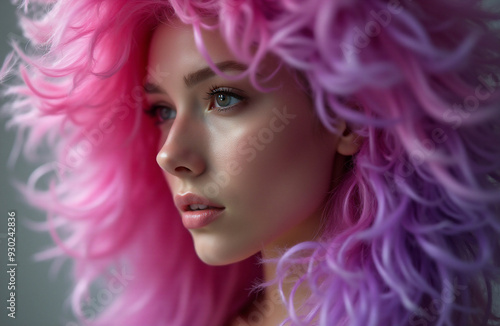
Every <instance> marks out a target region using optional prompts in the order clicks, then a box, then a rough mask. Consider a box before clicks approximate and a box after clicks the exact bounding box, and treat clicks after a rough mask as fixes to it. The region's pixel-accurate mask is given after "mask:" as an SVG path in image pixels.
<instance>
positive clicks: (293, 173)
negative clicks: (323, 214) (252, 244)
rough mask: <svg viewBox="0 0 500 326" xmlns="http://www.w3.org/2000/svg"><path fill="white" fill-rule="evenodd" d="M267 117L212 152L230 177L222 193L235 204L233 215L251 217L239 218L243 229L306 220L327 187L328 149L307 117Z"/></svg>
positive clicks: (330, 161)
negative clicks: (217, 153)
mask: <svg viewBox="0 0 500 326" xmlns="http://www.w3.org/2000/svg"><path fill="white" fill-rule="evenodd" d="M288 112H289V113H290V112H291V111H288ZM306 117H307V116H306ZM273 118H275V115H272V116H269V117H267V118H266V119H263V120H262V121H261V122H260V123H255V124H254V125H253V126H252V125H247V126H246V128H245V129H241V130H239V132H238V133H232V135H231V137H228V138H226V146H225V147H224V149H223V150H222V149H221V152H223V153H220V155H218V157H219V158H220V162H221V164H222V163H224V164H225V166H224V169H225V170H226V171H228V175H229V176H230V178H231V179H230V182H229V183H228V186H227V187H226V188H225V189H224V195H225V196H227V197H228V198H230V201H231V202H234V203H237V206H238V207H237V210H238V213H240V214H242V215H245V216H246V215H249V219H250V218H251V220H250V221H249V222H247V223H248V224H247V223H245V222H244V225H245V228H247V230H249V229H252V228H259V227H269V228H270V230H269V231H270V232H276V229H278V228H282V227H283V226H282V225H283V223H284V221H287V222H291V223H290V224H293V223H295V222H298V221H300V220H301V219H304V218H307V217H308V216H309V215H311V214H313V213H314V212H316V211H317V209H318V208H319V207H320V206H321V204H322V203H323V200H324V198H325V197H326V195H327V193H328V190H329V184H330V178H331V175H332V174H331V168H332V164H333V157H334V154H333V152H334V151H333V147H332V148H331V149H330V148H328V146H325V144H323V143H322V142H321V141H319V140H318V138H319V137H318V136H317V135H315V134H314V130H313V127H312V126H313V124H312V121H311V119H310V118H308V117H307V118H304V117H302V118H304V119H300V118H301V117H300V116H299V115H297V118H296V119H293V120H291V121H289V123H288V124H284V123H283V121H279V122H276V120H273ZM272 122H274V123H272ZM273 129H274V130H273ZM227 139H231V141H230V142H227ZM332 146H333V145H332ZM230 167H231V168H230ZM260 232H262V230H260Z"/></svg>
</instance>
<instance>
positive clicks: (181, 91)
mask: <svg viewBox="0 0 500 326" xmlns="http://www.w3.org/2000/svg"><path fill="white" fill-rule="evenodd" d="M203 41H204V44H205V46H206V48H207V51H208V53H209V55H210V57H211V58H212V60H213V62H214V63H215V64H217V65H218V67H219V68H220V69H221V70H223V71H224V72H225V73H226V74H228V75H236V74H239V73H241V72H242V70H243V69H244V68H245V66H244V65H243V64H241V63H240V61H238V57H236V56H234V55H233V54H231V52H230V51H229V49H228V48H227V46H226V45H225V43H224V41H223V40H222V38H221V36H220V34H219V33H218V32H217V31H204V32H203ZM208 67H209V66H208V64H207V62H206V61H205V60H204V59H203V57H202V55H201V54H200V53H199V52H198V49H197V47H196V45H195V41H194V36H193V31H192V28H191V27H190V26H187V25H183V24H182V23H180V22H171V23H169V24H168V25H166V24H165V25H160V26H159V27H158V28H157V29H156V31H155V32H154V35H153V37H152V41H151V44H150V49H149V64H148V70H149V71H150V73H149V74H148V82H147V84H146V85H145V90H146V93H147V99H148V103H149V105H150V110H152V112H153V113H154V115H155V117H156V119H157V120H158V126H159V128H160V129H161V133H162V137H161V143H160V150H159V153H158V156H157V161H158V164H159V165H160V167H161V168H162V169H163V170H164V174H165V178H166V180H167V183H168V185H169V187H170V189H171V191H172V194H173V196H174V199H175V202H176V205H177V208H178V209H179V211H180V213H181V216H182V221H183V223H184V225H185V226H186V228H187V229H188V230H189V232H190V233H191V235H192V237H193V240H194V245H195V249H196V252H197V254H198V256H199V257H200V258H201V259H202V260H203V261H205V262H206V263H208V264H212V265H222V264H229V263H233V262H236V261H240V260H243V259H245V258H248V257H249V256H251V255H253V254H255V253H257V252H259V251H260V250H262V249H266V248H274V247H276V246H279V247H280V248H283V247H289V246H291V245H294V244H296V243H298V242H301V241H307V240H312V239H313V237H314V236H315V235H316V234H317V232H318V231H319V229H320V216H321V212H322V208H323V205H324V202H325V199H326V197H327V194H328V191H329V190H330V188H331V181H332V178H333V177H334V171H333V170H334V169H333V166H334V164H333V162H334V159H335V158H336V148H337V144H338V138H337V137H336V136H334V135H333V134H331V133H328V132H325V131H324V130H322V127H321V126H320V125H319V124H317V120H316V118H315V116H314V113H313V106H312V104H311V101H310V99H309V98H308V96H307V95H306V94H305V93H303V92H302V91H301V90H300V88H299V87H298V86H297V85H296V83H295V81H294V80H295V79H294V77H293V76H292V74H291V73H290V72H289V71H287V70H286V69H284V68H282V69H280V70H279V72H278V73H277V74H276V75H275V76H274V77H273V78H272V79H271V80H270V81H267V82H266V83H264V84H262V85H264V86H266V87H276V89H275V90H273V91H270V92H266V93H263V92H260V91H258V90H256V89H255V88H254V87H253V86H252V83H251V82H250V80H249V79H247V78H243V79H239V80H229V79H226V78H223V77H221V76H219V75H217V74H215V73H213V72H212V70H210V69H209V68H208ZM276 67H277V63H276V60H274V59H273V58H271V57H267V58H266V59H265V60H264V61H263V64H262V65H261V68H260V69H259V74H260V75H261V76H263V77H266V76H268V75H269V74H270V73H271V72H273V71H274V69H276ZM203 205H206V206H203ZM207 206H208V207H207Z"/></svg>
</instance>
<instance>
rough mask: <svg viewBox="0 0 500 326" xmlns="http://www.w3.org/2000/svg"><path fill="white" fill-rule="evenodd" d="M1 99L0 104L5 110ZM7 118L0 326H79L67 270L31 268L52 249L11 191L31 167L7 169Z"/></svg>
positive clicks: (2, 23)
mask: <svg viewBox="0 0 500 326" xmlns="http://www.w3.org/2000/svg"><path fill="white" fill-rule="evenodd" d="M15 11H16V7H15V6H14V5H12V4H11V3H10V1H7V0H0V66H1V64H2V63H3V61H4V58H5V56H6V55H7V54H8V53H9V52H10V46H9V44H8V41H9V40H10V39H12V38H13V37H15V38H16V39H19V36H20V35H21V32H20V29H19V28H18V26H17V25H18V24H17V17H16V14H15ZM4 102H5V101H4V99H1V98H0V105H2V106H3V104H4ZM5 122H6V117H5V116H4V115H2V116H1V117H0V302H1V304H0V325H2V326H11V325H12V326H17V325H23V326H31V325H36V326H59V325H62V326H77V324H76V322H75V321H74V319H73V318H72V317H71V314H70V313H69V312H68V311H69V308H68V304H67V302H66V298H67V296H68V294H69V285H70V278H69V273H68V270H69V269H68V264H67V263H66V264H65V265H63V269H62V270H61V271H60V272H58V273H57V274H56V275H53V274H51V273H50V268H51V263H50V262H35V261H34V259H33V255H34V254H35V253H36V252H39V251H40V250H42V249H45V248H48V247H49V246H50V245H51V244H52V239H51V238H50V236H49V235H48V234H45V233H42V234H41V233H37V232H34V231H32V230H31V229H29V228H27V227H26V223H25V222H26V221H27V220H36V221H42V220H44V219H45V216H44V214H43V213H41V212H38V211H35V210H33V209H31V208H30V207H28V206H27V205H26V204H25V203H24V200H23V198H22V197H21V196H20V194H19V193H18V192H17V190H15V189H14V188H13V187H12V178H13V177H15V178H17V179H18V180H22V181H24V180H26V178H27V176H28V175H29V171H31V170H32V169H33V167H34V165H29V164H27V163H25V162H20V161H18V162H17V164H16V166H15V168H14V169H10V170H9V169H8V168H7V159H8V156H9V153H10V150H11V148H12V145H13V143H14V138H15V131H14V130H6V127H5ZM11 210H14V211H16V214H17V222H16V260H17V264H18V265H17V270H16V272H17V273H16V318H15V319H12V318H10V317H8V316H7V314H8V313H9V311H8V310H7V309H6V307H7V301H6V300H7V299H8V293H9V292H10V291H9V290H8V289H7V286H8V282H9V281H8V274H7V272H6V271H7V270H8V268H7V266H6V264H7V238H6V233H7V217H8V215H7V214H8V212H9V211H11Z"/></svg>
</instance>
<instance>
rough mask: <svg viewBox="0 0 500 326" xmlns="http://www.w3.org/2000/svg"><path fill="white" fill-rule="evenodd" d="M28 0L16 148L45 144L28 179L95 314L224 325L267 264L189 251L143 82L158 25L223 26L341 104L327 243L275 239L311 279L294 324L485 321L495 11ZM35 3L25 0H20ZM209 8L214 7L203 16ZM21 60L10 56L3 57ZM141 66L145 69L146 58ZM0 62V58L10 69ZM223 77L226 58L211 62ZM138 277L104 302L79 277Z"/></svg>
mask: <svg viewBox="0 0 500 326" xmlns="http://www.w3.org/2000/svg"><path fill="white" fill-rule="evenodd" d="M28 2H29V1H28V0H25V2H24V8H25V12H24V14H21V15H20V18H21V25H22V28H23V31H24V34H25V37H26V38H27V40H28V41H29V46H28V47H27V49H25V50H23V49H22V48H21V47H20V46H19V45H17V44H15V43H14V44H13V46H14V52H15V55H14V56H11V57H9V58H8V60H7V61H6V62H5V63H4V68H2V72H1V73H0V76H5V75H6V74H7V73H10V74H16V75H17V76H18V77H19V78H18V81H17V84H14V83H13V84H12V85H10V86H8V87H6V88H5V91H4V93H5V94H7V95H8V96H12V97H13V100H12V101H11V102H10V103H9V104H8V105H7V106H6V107H5V108H4V110H6V111H8V112H9V113H10V114H11V115H12V117H11V120H10V122H9V123H10V124H12V125H16V126H17V127H18V128H19V130H20V134H23V135H25V137H26V138H25V140H24V141H23V145H22V146H23V150H24V153H25V155H26V156H28V157H32V158H33V157H34V156H37V155H36V154H42V153H44V154H45V153H46V151H47V148H49V149H50V151H51V153H52V155H53V156H52V157H51V158H50V159H47V157H43V159H44V160H45V161H46V162H48V163H45V164H43V165H42V166H40V167H39V168H38V169H37V170H35V171H34V172H33V173H32V175H31V178H30V179H29V180H28V182H27V183H26V184H25V185H24V186H20V189H21V191H22V192H23V193H24V194H25V195H26V198H28V199H29V201H30V202H31V203H32V204H33V205H35V206H37V207H38V208H40V209H42V210H44V211H47V216H48V218H47V223H46V224H47V230H49V231H50V233H51V235H52V236H53V238H54V241H55V242H56V243H57V246H56V247H55V248H53V249H51V250H48V251H46V252H44V253H42V254H41V255H40V257H42V258H53V257H57V256H60V255H70V256H71V257H72V259H73V261H74V276H75V287H74V290H73V292H72V297H71V299H72V301H71V302H72V307H73V310H74V312H75V313H76V315H77V316H79V317H80V318H81V320H82V321H83V322H85V323H90V324H92V325H120V326H126V325H147V326H153V325H190V326H192V325H208V326H210V325H214V326H216V325H222V324H224V323H225V322H227V321H228V320H229V319H230V318H231V317H234V316H235V315H236V314H237V312H238V311H239V309H241V308H242V306H243V305H244V304H245V302H247V301H248V292H249V289H251V288H253V289H262V288H264V287H266V286H267V285H269V284H263V283H255V280H256V279H258V278H259V277H260V276H261V273H262V270H261V268H262V266H261V265H259V263H258V262H259V261H260V259H259V256H258V255H256V256H254V257H251V258H249V259H247V260H244V261H242V262H239V263H236V264H232V265H229V266H219V267H215V266H208V265H205V264H204V263H202V262H201V261H200V260H199V258H198V257H197V256H196V253H195V251H194V248H193V244H192V240H191V237H190V236H189V233H188V232H186V231H185V230H184V228H183V226H182V224H181V222H180V219H179V218H178V213H177V212H176V210H175V207H174V205H173V202H172V199H171V196H165V194H169V193H170V190H169V189H168V186H167V184H166V182H165V180H164V178H163V177H162V173H161V170H160V169H159V168H157V166H156V162H155V155H156V149H157V142H158V137H159V134H158V131H157V130H156V129H155V128H154V123H153V122H152V121H151V120H150V119H147V118H145V117H144V113H143V108H144V94H143V80H144V78H145V76H146V75H147V74H155V73H156V74H161V72H159V71H155V69H154V67H147V60H146V59H147V49H148V43H149V40H150V37H151V34H152V32H153V30H154V28H155V26H157V25H158V24H161V23H164V22H166V21H168V20H170V19H171V18H172V17H177V18H179V19H180V20H181V21H182V22H184V23H186V24H190V25H192V27H193V33H194V35H195V39H196V41H197V47H198V49H199V51H200V53H201V54H202V55H203V56H204V57H205V58H206V60H207V62H209V64H210V65H211V67H212V68H213V69H214V70H215V71H218V70H217V68H216V67H215V66H214V64H213V63H212V62H211V60H210V58H209V56H208V54H207V52H206V50H205V46H204V43H203V40H202V38H201V31H202V30H203V29H206V28H217V29H218V30H219V31H220V33H221V35H222V36H223V38H224V39H225V40H226V43H227V44H228V46H229V48H230V49H231V51H232V52H234V53H235V54H236V55H237V56H238V58H241V60H242V61H243V62H245V63H248V64H249V68H248V73H249V78H250V79H251V80H252V82H253V83H254V84H255V85H256V86H258V85H257V84H258V83H257V78H256V69H257V67H258V64H259V62H260V61H261V60H262V59H263V58H264V57H265V56H266V55H268V54H273V55H275V56H277V57H278V58H279V59H280V60H281V61H282V62H283V63H284V64H285V65H286V66H287V67H289V68H290V69H292V70H293V71H295V72H297V74H298V75H300V77H301V79H303V81H304V83H305V84H307V87H306V89H307V92H309V94H310V96H311V99H312V105H313V106H314V109H315V110H316V113H317V116H318V117H319V119H320V121H321V122H322V123H323V125H324V126H325V127H326V128H327V129H329V130H330V131H332V132H336V129H335V127H334V126H335V122H336V121H337V119H339V118H341V119H344V120H345V121H347V123H348V125H349V126H350V128H351V129H352V130H353V131H354V132H356V133H357V134H358V135H360V136H361V137H360V141H361V142H362V143H361V147H360V150H359V152H357V153H356V154H355V155H354V156H352V157H351V158H350V160H349V166H347V167H346V169H345V170H346V171H345V174H344V176H343V178H342V180H341V181H340V182H339V184H338V185H337V186H336V187H335V189H334V190H333V191H332V192H331V194H329V201H328V203H327V207H326V208H325V210H324V214H323V215H324V216H323V218H324V220H325V221H326V225H325V228H324V232H323V234H322V237H321V239H318V240H317V241H310V242H303V243H299V244H297V245H295V246H294V247H292V248H289V249H288V250H286V252H284V253H283V255H282V256H281V257H280V258H279V260H278V268H277V275H276V279H275V282H278V283H283V282H284V281H285V279H286V278H287V277H289V276H290V275H294V273H296V269H297V268H298V267H297V266H300V267H299V268H302V270H301V273H300V275H301V276H300V277H298V278H297V280H296V288H297V287H298V286H299V285H300V284H305V285H307V287H308V288H309V289H310V290H311V295H310V297H309V298H308V299H307V301H306V302H305V303H304V304H303V305H302V306H300V307H294V305H293V297H294V295H295V291H292V293H291V294H290V295H289V297H288V298H287V297H286V296H285V294H284V293H283V292H281V297H282V300H283V303H284V304H285V305H286V307H287V310H288V313H289V315H288V319H287V321H288V322H289V323H290V324H291V325H321V326H330V325H338V326H340V325H352V326H361V325H472V324H474V325H479V324H483V325H487V324H489V323H491V322H494V321H495V320H497V319H496V316H495V315H494V305H493V302H494V301H493V300H494V296H493V290H492V287H493V283H494V282H495V281H497V277H498V275H500V270H499V266H500V262H499V259H500V257H499V241H498V238H499V234H500V206H499V203H500V186H499V181H500V141H499V140H500V137H499V136H500V97H499V93H500V92H499V91H498V85H499V76H500V37H499V35H500V34H499V30H498V24H497V22H498V20H499V19H500V14H499V13H498V10H497V9H498V8H497V7H496V6H493V5H492V4H489V6H490V7H488V6H487V4H485V3H482V2H480V1H476V0H462V1H452V0H432V1H431V0H421V1H412V0H366V1H360V0H357V1H356V0H354V1H331V0H310V1H309V0H308V1H299V0H255V1H241V0H221V1H218V0H204V1H203V0H199V1H197V0H169V1H166V0H79V1H71V0H59V1H40V0H39V1H38V3H36V4H33V3H32V4H28ZM30 8H32V9H30ZM206 18H215V20H216V23H215V24H214V25H210V26H209V25H207V24H206ZM14 57H15V58H17V59H18V62H17V63H14V62H13V60H14ZM145 67H147V68H145ZM9 68H10V69H12V70H11V71H10V72H9V71H7V70H9ZM219 73H220V72H219ZM122 268H127V271H128V272H129V273H130V275H133V278H134V279H133V280H132V281H130V282H129V283H128V284H127V285H126V286H125V287H124V290H123V291H122V292H121V293H120V294H119V295H117V297H116V298H115V300H114V301H113V302H112V303H111V304H110V305H109V306H108V307H107V308H106V309H105V310H104V311H103V312H102V313H101V314H97V312H95V311H93V310H90V309H85V305H84V302H85V299H86V298H88V296H89V287H90V285H91V284H93V283H94V282H96V281H97V280H99V279H100V278H104V279H106V278H111V277H112V276H113V275H114V273H116V269H119V270H121V269H122Z"/></svg>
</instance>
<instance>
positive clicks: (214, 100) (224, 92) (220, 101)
mask: <svg viewBox="0 0 500 326" xmlns="http://www.w3.org/2000/svg"><path fill="white" fill-rule="evenodd" d="M207 95H208V97H207V98H206V99H207V100H209V101H210V109H211V110H212V109H216V110H217V111H226V110H230V109H232V108H235V107H237V106H238V104H240V103H241V102H243V101H245V99H246V98H245V97H244V96H242V95H238V94H236V93H235V92H234V91H232V89H229V88H223V87H212V88H211V90H210V92H208V93H207Z"/></svg>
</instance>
